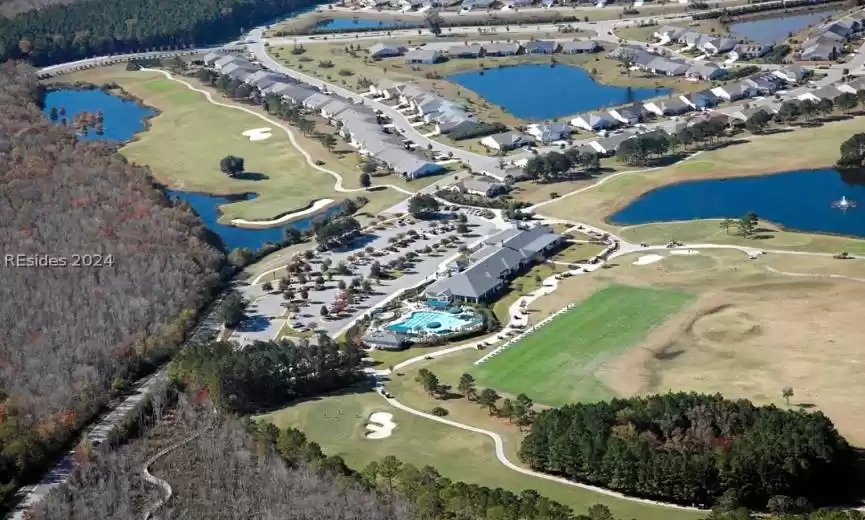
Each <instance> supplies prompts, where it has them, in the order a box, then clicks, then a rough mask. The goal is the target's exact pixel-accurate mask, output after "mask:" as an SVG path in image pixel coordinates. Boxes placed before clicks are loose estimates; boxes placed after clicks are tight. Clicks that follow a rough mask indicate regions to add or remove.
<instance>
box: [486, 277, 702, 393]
mask: <svg viewBox="0 0 865 520" xmlns="http://www.w3.org/2000/svg"><path fill="white" fill-rule="evenodd" d="M691 298H692V295H690V294H688V293H684V292H677V291H663V290H656V289H645V288H636V287H627V286H620V285H614V286H611V287H608V288H606V289H603V290H601V291H599V292H597V293H595V294H594V295H592V296H591V297H589V298H588V299H586V300H585V301H583V302H582V303H578V304H577V305H576V306H575V307H574V308H573V309H571V310H570V311H568V312H567V313H565V314H563V315H561V316H559V317H558V318H555V319H554V320H553V321H551V322H550V323H548V324H547V325H545V326H544V327H541V328H540V329H538V330H537V331H536V332H534V333H533V334H532V335H530V336H528V337H526V338H525V339H523V340H522V341H520V342H519V343H517V344H516V345H513V346H511V347H510V348H509V349H508V350H505V351H503V352H501V353H500V354H498V355H497V356H495V357H493V358H492V359H490V360H489V361H487V362H486V363H484V364H482V365H478V366H475V367H474V369H473V371H472V372H473V373H474V374H475V377H476V378H477V380H478V383H479V385H480V386H488V387H493V388H495V389H497V390H500V391H503V392H507V393H510V394H519V393H525V394H527V395H528V396H529V397H531V398H532V399H534V400H536V401H538V402H540V403H544V404H549V405H554V406H559V405H563V404H566V403H570V402H574V401H598V400H603V399H609V398H612V397H615V396H614V395H613V394H612V393H611V392H609V391H608V390H607V389H606V387H605V386H604V385H603V383H601V382H600V381H599V380H598V379H597V378H595V376H594V372H595V371H596V370H597V369H598V368H600V366H601V365H602V364H603V363H604V362H605V361H607V360H609V359H612V358H613V357H615V356H617V355H619V354H620V353H621V352H623V351H624V350H625V349H626V348H628V347H629V346H631V345H633V344H634V343H636V342H638V341H640V340H641V339H643V338H644V337H646V334H647V333H648V331H649V330H650V329H652V328H653V327H655V326H657V325H659V324H660V323H661V322H663V321H664V320H665V319H666V318H667V317H669V316H671V315H672V314H675V313H676V312H677V311H679V309H681V308H682V306H683V305H685V303H687V302H688V301H689V300H691Z"/></svg>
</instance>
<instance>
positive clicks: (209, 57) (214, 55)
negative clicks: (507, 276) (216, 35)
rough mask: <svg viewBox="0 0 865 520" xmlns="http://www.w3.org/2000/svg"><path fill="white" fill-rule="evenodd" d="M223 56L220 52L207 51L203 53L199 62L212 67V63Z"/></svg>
mask: <svg viewBox="0 0 865 520" xmlns="http://www.w3.org/2000/svg"><path fill="white" fill-rule="evenodd" d="M224 57H225V54H220V53H218V52H208V53H207V54H205V55H204V58H202V60H201V62H202V63H204V64H205V65H206V66H208V67H213V65H214V64H215V63H216V62H217V61H219V60H221V59H222V58H224Z"/></svg>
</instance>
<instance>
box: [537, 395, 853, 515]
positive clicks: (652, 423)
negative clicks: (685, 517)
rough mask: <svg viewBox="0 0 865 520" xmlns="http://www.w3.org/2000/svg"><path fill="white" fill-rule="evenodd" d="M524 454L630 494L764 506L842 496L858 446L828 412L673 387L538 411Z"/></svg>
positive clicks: (846, 494) (540, 465)
mask: <svg viewBox="0 0 865 520" xmlns="http://www.w3.org/2000/svg"><path fill="white" fill-rule="evenodd" d="M520 457H521V458H522V460H523V461H525V462H526V463H528V464H529V465H530V466H531V467H532V468H534V469H536V470H539V471H544V472H548V473H554V474H558V475H563V476H565V477H567V478H569V479H572V480H578V481H581V482H589V483H592V484H596V485H601V486H604V487H608V488H611V489H614V490H616V491H620V492H622V493H626V494H629V495H635V496H641V497H647V498H654V499H661V500H665V501H672V502H678V503H682V504H687V505H699V506H711V505H713V504H715V503H716V502H717V501H718V500H720V499H721V497H725V499H727V500H734V501H735V502H737V503H739V504H742V505H743V506H746V507H749V508H752V509H761V510H763V509H766V508H768V507H769V506H770V505H771V504H772V503H774V502H777V501H778V500H781V498H779V497H792V499H793V500H796V499H800V498H801V500H802V502H804V503H813V504H819V505H823V504H834V503H839V502H841V501H844V500H846V499H850V498H851V493H852V491H851V489H852V487H854V486H855V482H854V481H855V477H854V476H853V468H852V461H853V460H854V458H855V455H854V453H853V450H852V448H851V447H850V446H849V445H848V444H847V442H846V441H845V440H844V438H843V437H841V435H839V434H838V432H837V431H836V430H835V427H834V426H833V424H832V422H831V421H830V420H829V419H828V418H827V417H826V416H824V415H823V414H822V413H820V412H813V413H812V412H805V411H786V410H781V409H778V408H776V407H774V406H766V407H757V406H755V405H753V404H752V403H750V402H749V401H746V400H737V401H730V400H726V399H724V398H723V397H721V396H720V395H700V394H694V393H670V394H666V395H655V396H650V397H644V398H631V399H614V400H612V401H610V402H601V403H594V404H573V405H567V406H564V407H562V408H558V409H550V410H544V411H543V412H541V413H539V414H538V415H537V417H536V419H535V422H534V424H533V425H532V429H531V432H530V433H529V435H528V436H527V437H526V438H525V439H524V440H523V443H522V445H521V447H520Z"/></svg>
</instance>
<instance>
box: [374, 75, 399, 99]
mask: <svg viewBox="0 0 865 520" xmlns="http://www.w3.org/2000/svg"><path fill="white" fill-rule="evenodd" d="M404 86H405V83H403V82H401V81H393V80H390V79H383V80H381V81H379V82H378V83H376V84H374V85H370V86H369V93H370V94H372V95H373V96H381V97H383V98H384V99H398V98H399V96H400V89H401V88H402V87H404Z"/></svg>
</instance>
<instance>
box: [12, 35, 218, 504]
mask: <svg viewBox="0 0 865 520" xmlns="http://www.w3.org/2000/svg"><path fill="white" fill-rule="evenodd" d="M0 32H2V30H0ZM41 101H42V99H41V89H40V87H39V85H38V82H37V80H36V77H35V75H33V73H32V69H31V68H30V67H28V66H25V65H24V64H21V63H15V62H9V63H5V64H2V65H0V114H2V117H0V186H2V190H0V192H2V196H0V218H2V221H0V228H2V231H0V249H2V251H4V253H9V254H16V255H18V254H20V255H25V256H27V257H29V258H37V257H38V258H42V259H47V258H50V257H53V258H67V259H69V258H71V257H72V255H75V254H90V255H97V254H98V255H102V257H103V258H108V257H110V258H111V259H112V262H111V264H112V265H107V264H103V265H102V266H101V267H72V266H68V267H46V266H42V267H23V266H22V267H14V266H10V265H4V268H3V283H2V284H0V298H2V301H3V302H5V303H4V305H3V306H2V312H0V326H2V328H3V331H4V341H2V345H0V360H2V362H0V500H2V501H4V502H5V501H6V500H7V499H8V498H9V497H10V495H11V493H12V492H13V491H14V490H15V489H16V488H17V487H18V486H19V485H21V484H22V483H23V482H25V481H28V480H30V479H32V478H34V477H36V476H38V475H39V474H40V473H41V470H42V469H43V468H45V467H46V466H47V465H48V464H50V463H51V460H52V456H53V455H55V454H58V453H60V452H61V451H62V450H65V445H66V443H67V442H68V441H69V439H70V438H71V437H72V436H73V435H74V434H75V433H76V432H77V431H78V430H79V429H80V428H81V427H82V426H83V425H85V424H86V423H87V422H88V421H89V420H90V419H92V418H93V417H94V415H95V414H96V413H98V412H99V411H100V410H101V409H102V407H103V406H104V405H105V404H106V403H107V402H108V400H109V398H111V397H112V396H113V395H114V394H115V392H120V391H123V390H124V389H125V388H126V387H127V386H128V385H129V382H130V381H132V380H134V379H135V378H137V377H139V376H140V375H141V374H143V373H146V372H148V371H150V370H152V369H153V367H154V366H155V365H156V364H158V363H160V362H162V361H163V360H164V359H166V358H167V357H168V356H170V355H171V354H172V353H173V352H174V351H175V349H176V348H177V347H178V345H180V344H181V343H182V342H183V340H184V337H185V335H186V333H187V331H188V330H189V328H190V327H191V326H192V325H193V324H194V321H195V317H196V314H197V312H198V310H199V309H200V308H201V307H202V306H203V305H204V304H206V303H207V302H208V300H209V299H210V298H211V296H212V294H213V292H214V291H215V290H216V288H217V286H218V284H219V283H220V276H219V272H220V270H221V269H222V266H223V262H224V256H223V254H222V253H221V252H220V250H219V249H218V246H217V245H216V244H218V240H216V239H215V237H214V236H213V235H211V234H210V233H209V232H208V231H207V230H206V229H205V228H204V226H203V225H202V224H201V221H200V220H199V219H198V217H196V216H195V214H194V213H192V212H191V211H190V210H188V209H187V208H185V207H181V206H177V205H174V204H172V203H171V202H170V201H169V200H167V198H166V197H165V195H164V194H163V193H162V191H161V190H159V189H158V188H157V187H156V186H155V184H154V181H153V180H152V176H151V173H150V170H149V169H148V168H146V167H143V166H138V165H133V164H130V163H128V162H126V161H125V160H124V159H123V158H122V157H121V156H119V155H118V154H116V153H115V152H116V150H115V148H114V146H112V145H108V144H105V143H96V142H89V143H84V142H77V141H76V138H75V136H74V134H73V132H72V131H71V130H70V129H69V128H67V127H63V126H60V125H54V124H51V122H49V121H48V120H47V118H45V117H44V116H43V114H42V111H41V110H40V107H39V105H40V104H41Z"/></svg>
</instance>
